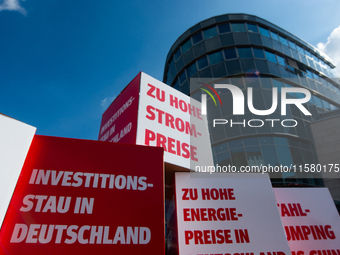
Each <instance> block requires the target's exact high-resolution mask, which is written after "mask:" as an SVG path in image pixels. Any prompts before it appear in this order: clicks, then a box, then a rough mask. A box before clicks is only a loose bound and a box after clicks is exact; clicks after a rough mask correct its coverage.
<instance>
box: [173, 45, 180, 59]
mask: <svg viewBox="0 0 340 255" xmlns="http://www.w3.org/2000/svg"><path fill="white" fill-rule="evenodd" d="M174 56H175V61H177V60H178V59H179V58H180V56H181V49H180V48H179V49H178V50H177V51H176V53H175V54H174Z"/></svg>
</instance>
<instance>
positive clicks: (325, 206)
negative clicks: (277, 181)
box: [274, 188, 340, 255]
mask: <svg viewBox="0 0 340 255" xmlns="http://www.w3.org/2000/svg"><path fill="white" fill-rule="evenodd" d="M274 193H275V197H276V200H277V204H278V208H279V211H280V214H281V218H282V223H283V225H284V228H285V231H286V235H287V240H288V243H289V246H290V249H291V251H292V255H339V254H340V217H339V214H338V212H337V210H336V208H335V206H334V202H333V200H332V197H331V195H330V193H329V191H328V189H327V188H274Z"/></svg>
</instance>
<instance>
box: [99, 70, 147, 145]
mask: <svg viewBox="0 0 340 255" xmlns="http://www.w3.org/2000/svg"><path fill="white" fill-rule="evenodd" d="M140 75H141V74H138V75H137V76H136V77H135V78H134V79H133V80H132V81H131V82H130V84H129V85H128V86H126V87H125V89H124V90H123V91H122V92H121V93H120V94H119V96H118V97H117V98H116V99H115V100H114V101H113V102H112V103H111V105H110V106H109V107H108V108H107V110H106V111H105V112H104V113H103V116H102V121H101V125H100V130H99V137H98V140H99V141H106V142H115V143H118V142H119V143H128V144H135V143H136V131H137V113H138V100H139V84H140Z"/></svg>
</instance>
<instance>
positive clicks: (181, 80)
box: [179, 72, 187, 84]
mask: <svg viewBox="0 0 340 255" xmlns="http://www.w3.org/2000/svg"><path fill="white" fill-rule="evenodd" d="M186 79H187V77H186V76H185V72H183V73H181V74H180V75H179V82H180V83H181V84H182V83H183V82H185V80H186Z"/></svg>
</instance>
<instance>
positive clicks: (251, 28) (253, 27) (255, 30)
mask: <svg viewBox="0 0 340 255" xmlns="http://www.w3.org/2000/svg"><path fill="white" fill-rule="evenodd" d="M247 27H248V32H253V33H258V32H259V29H258V28H257V26H256V25H254V24H247Z"/></svg>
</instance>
